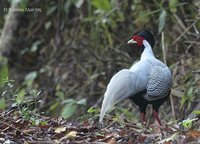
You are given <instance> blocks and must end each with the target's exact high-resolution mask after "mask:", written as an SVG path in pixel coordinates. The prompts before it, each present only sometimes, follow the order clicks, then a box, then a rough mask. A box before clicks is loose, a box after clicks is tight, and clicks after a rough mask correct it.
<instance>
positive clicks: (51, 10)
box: [47, 6, 57, 16]
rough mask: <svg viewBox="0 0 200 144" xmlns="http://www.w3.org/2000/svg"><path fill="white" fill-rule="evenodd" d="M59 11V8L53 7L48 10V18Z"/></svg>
mask: <svg viewBox="0 0 200 144" xmlns="http://www.w3.org/2000/svg"><path fill="white" fill-rule="evenodd" d="M56 9H57V6H51V7H50V8H48V9H47V16H49V15H51V14H52V13H53V12H55V11H56Z"/></svg>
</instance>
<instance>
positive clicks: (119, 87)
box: [99, 69, 146, 122]
mask: <svg viewBox="0 0 200 144" xmlns="http://www.w3.org/2000/svg"><path fill="white" fill-rule="evenodd" d="M142 81H143V82H144V80H142V78H141V77H140V76H138V75H137V73H134V72H131V71H130V70H128V69H124V70H121V71H119V72H118V73H117V74H115V75H114V76H113V77H112V79H111V80H110V82H109V84H108V86H107V89H106V92H105V94H104V99H103V103H102V107H101V113H100V119H99V121H100V122H101V121H102V120H103V117H104V115H105V113H106V111H107V110H108V109H110V108H111V107H112V106H113V105H114V104H116V103H118V102H119V101H121V100H123V99H125V98H127V97H130V96H132V95H134V94H135V93H137V92H138V91H142V90H143V89H145V86H146V85H145V84H144V83H142Z"/></svg>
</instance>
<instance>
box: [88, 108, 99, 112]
mask: <svg viewBox="0 0 200 144" xmlns="http://www.w3.org/2000/svg"><path fill="white" fill-rule="evenodd" d="M87 112H88V113H96V112H97V109H96V108H95V107H90V108H89V109H88V110H87Z"/></svg>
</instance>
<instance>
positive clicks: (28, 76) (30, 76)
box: [25, 71, 37, 80]
mask: <svg viewBox="0 0 200 144" xmlns="http://www.w3.org/2000/svg"><path fill="white" fill-rule="evenodd" d="M36 77H37V72H36V71H32V72H30V73H29V74H27V75H26V77H25V80H34V79H35V78H36Z"/></svg>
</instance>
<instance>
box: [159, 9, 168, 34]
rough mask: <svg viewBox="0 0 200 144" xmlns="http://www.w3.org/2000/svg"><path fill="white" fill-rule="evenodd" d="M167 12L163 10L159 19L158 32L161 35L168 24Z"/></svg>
mask: <svg viewBox="0 0 200 144" xmlns="http://www.w3.org/2000/svg"><path fill="white" fill-rule="evenodd" d="M166 17H167V12H166V10H162V11H161V13H160V17H159V24H158V31H159V33H161V32H162V31H163V29H164V26H165V23H166Z"/></svg>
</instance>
